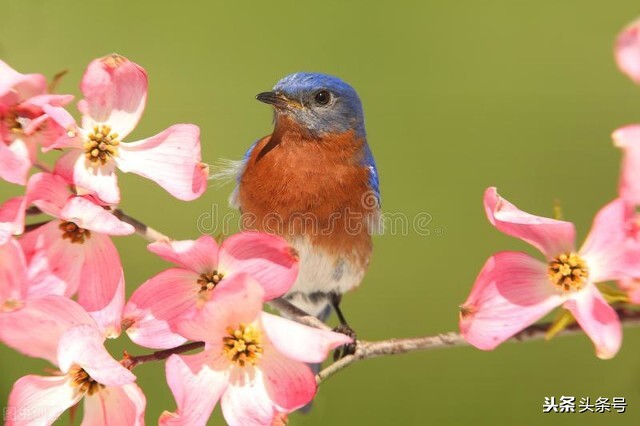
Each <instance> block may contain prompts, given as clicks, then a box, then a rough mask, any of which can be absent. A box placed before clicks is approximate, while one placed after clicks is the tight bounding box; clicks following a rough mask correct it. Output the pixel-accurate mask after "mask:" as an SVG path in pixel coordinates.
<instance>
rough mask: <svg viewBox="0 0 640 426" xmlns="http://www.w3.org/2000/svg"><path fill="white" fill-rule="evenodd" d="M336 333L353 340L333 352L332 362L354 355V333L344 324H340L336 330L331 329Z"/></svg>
mask: <svg viewBox="0 0 640 426" xmlns="http://www.w3.org/2000/svg"><path fill="white" fill-rule="evenodd" d="M333 331H335V332H336V333H342V334H344V335H345V336H349V337H351V338H352V339H353V342H352V343H347V344H346V345H342V346H340V347H339V348H336V350H335V351H334V352H333V360H334V361H337V360H339V359H341V358H344V357H345V356H347V355H353V354H354V353H356V332H355V331H354V330H353V329H352V328H351V327H349V326H348V325H346V324H340V325H339V326H337V327H336V328H334V329H333Z"/></svg>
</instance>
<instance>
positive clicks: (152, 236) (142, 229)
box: [112, 209, 171, 243]
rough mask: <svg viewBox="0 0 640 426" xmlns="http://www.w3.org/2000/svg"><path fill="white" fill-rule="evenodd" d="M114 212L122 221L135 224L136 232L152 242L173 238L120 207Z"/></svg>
mask: <svg viewBox="0 0 640 426" xmlns="http://www.w3.org/2000/svg"><path fill="white" fill-rule="evenodd" d="M112 213H113V215H114V216H115V217H117V218H118V219H120V220H121V221H123V222H126V223H128V224H129V225H131V226H133V227H134V228H135V230H136V234H138V235H140V236H141V237H142V238H144V239H145V240H147V241H149V242H150V243H155V242H156V241H158V240H171V238H169V237H167V236H166V235H164V234H163V233H161V232H159V231H156V230H155V229H153V228H152V227H150V226H147V225H145V224H144V223H142V222H140V221H139V220H138V219H135V218H133V217H131V216H129V215H128V214H126V213H125V212H123V211H122V210H120V209H114V210H113V212H112Z"/></svg>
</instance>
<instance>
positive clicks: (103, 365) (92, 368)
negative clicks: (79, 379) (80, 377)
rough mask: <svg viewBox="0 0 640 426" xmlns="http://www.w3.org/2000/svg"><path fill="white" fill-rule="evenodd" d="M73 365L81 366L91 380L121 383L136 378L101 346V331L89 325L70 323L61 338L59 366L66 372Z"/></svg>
mask: <svg viewBox="0 0 640 426" xmlns="http://www.w3.org/2000/svg"><path fill="white" fill-rule="evenodd" d="M74 365H77V366H79V367H81V368H83V369H84V370H85V371H86V372H87V373H88V374H89V376H91V378H92V379H93V380H95V381H96V382H98V383H100V384H103V385H105V386H122V385H126V384H128V383H133V382H134V381H135V380H136V376H134V375H133V374H132V373H131V372H130V371H129V370H127V369H126V368H125V367H123V366H122V365H121V364H120V363H119V362H118V361H116V360H115V359H113V357H111V355H110V354H109V352H107V350H106V349H105V347H104V335H103V334H102V332H100V330H99V329H98V328H97V327H95V326H91V325H86V324H81V325H77V326H75V327H72V328H70V329H69V330H67V331H66V332H65V333H64V334H63V335H62V337H61V338H60V342H59V343H58V366H59V367H60V370H61V371H62V372H63V373H68V372H69V370H70V369H71V367H73V366H74Z"/></svg>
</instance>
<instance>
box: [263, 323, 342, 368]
mask: <svg viewBox="0 0 640 426" xmlns="http://www.w3.org/2000/svg"><path fill="white" fill-rule="evenodd" d="M261 319H262V327H263V329H264V332H265V333H266V334H267V336H268V337H269V340H270V341H271V343H272V344H273V345H274V346H275V348H277V350H278V351H279V352H281V353H283V354H285V355H286V356H287V357H288V358H291V359H293V360H296V361H302V362H322V361H324V360H325V358H326V357H327V354H328V353H329V351H331V350H332V349H335V348H337V347H338V346H342V345H345V344H347V343H351V342H352V341H353V340H352V339H351V338H350V337H348V336H345V335H344V334H341V333H335V332H333V331H328V330H320V329H317V328H313V327H308V326H306V325H303V324H299V323H297V322H294V321H291V320H288V319H286V318H282V317H279V316H276V315H272V314H269V313H266V312H263V313H262V318H261Z"/></svg>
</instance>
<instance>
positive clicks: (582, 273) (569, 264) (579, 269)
mask: <svg viewBox="0 0 640 426" xmlns="http://www.w3.org/2000/svg"><path fill="white" fill-rule="evenodd" d="M548 273H549V279H550V280H551V282H552V283H553V284H554V285H555V286H556V287H558V288H559V289H561V290H563V291H573V290H580V289H581V288H583V287H584V286H585V284H586V283H587V278H589V269H588V268H587V263H586V262H585V261H584V259H583V258H581V257H580V256H578V255H577V254H576V253H563V254H561V255H559V256H558V257H555V258H554V259H553V260H552V261H551V262H549V269H548Z"/></svg>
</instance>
